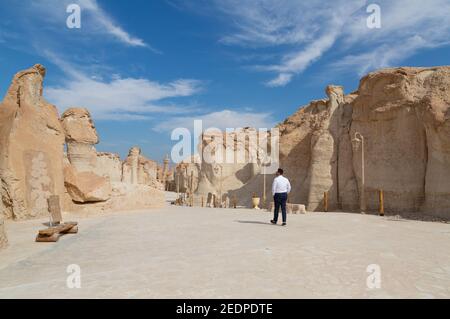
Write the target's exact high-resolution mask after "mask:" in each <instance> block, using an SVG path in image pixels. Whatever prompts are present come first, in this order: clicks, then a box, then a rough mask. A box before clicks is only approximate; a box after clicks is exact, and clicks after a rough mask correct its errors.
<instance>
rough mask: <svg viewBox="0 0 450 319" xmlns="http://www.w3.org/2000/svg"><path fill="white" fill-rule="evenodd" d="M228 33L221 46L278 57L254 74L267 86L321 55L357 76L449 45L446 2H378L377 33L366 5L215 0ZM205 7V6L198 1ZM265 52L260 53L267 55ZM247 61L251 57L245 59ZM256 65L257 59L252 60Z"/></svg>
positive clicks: (362, 0)
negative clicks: (263, 76)
mask: <svg viewBox="0 0 450 319" xmlns="http://www.w3.org/2000/svg"><path fill="white" fill-rule="evenodd" d="M212 3H213V4H214V5H213V6H214V7H215V8H216V10H218V11H219V12H220V13H221V14H222V15H225V16H226V20H225V19H224V20H225V21H228V22H227V23H228V24H229V26H230V28H231V31H230V32H228V34H226V35H224V36H223V37H222V38H221V39H220V42H221V43H223V44H225V45H229V46H239V47H241V48H240V50H239V52H242V49H244V50H247V51H251V50H254V51H255V50H256V51H263V50H261V49H262V48H265V49H267V50H270V52H272V53H273V52H277V53H278V58H277V59H273V61H272V63H270V62H265V63H266V64H264V65H261V64H259V65H256V66H254V67H253V69H256V70H259V71H264V72H270V73H275V74H276V75H275V77H274V78H273V79H272V80H269V81H268V82H267V83H266V84H267V85H268V86H270V87H277V86H284V85H287V84H288V83H289V82H290V81H291V80H292V79H293V78H294V77H295V76H296V75H298V74H300V73H302V72H304V71H305V70H306V69H307V68H308V67H310V66H311V65H312V64H313V63H316V62H318V61H321V59H323V58H324V55H325V54H328V53H330V55H329V56H327V58H330V57H332V59H333V60H334V62H333V63H330V62H329V61H327V63H326V65H327V66H328V65H330V64H332V65H333V66H334V67H335V69H338V68H343V67H345V66H348V67H352V68H354V69H356V70H357V71H358V72H361V71H363V72H366V71H368V70H373V69H376V68H380V67H386V66H393V65H395V64H397V63H401V62H402V61H403V60H405V59H406V58H408V57H410V56H412V55H414V54H415V53H417V52H418V51H419V50H422V49H427V48H434V47H439V46H442V45H448V44H449V42H450V19H449V12H450V1H448V0H428V1H423V0H396V1H392V0H379V1H376V2H374V3H377V4H378V5H380V7H381V20H382V27H381V29H369V28H368V27H367V23H366V21H367V17H368V16H369V13H367V12H366V8H367V6H368V5H369V4H371V3H373V2H372V1H366V0H353V1H348V0H335V1H323V0H309V1H298V0H249V1H240V0H214V1H213V2H212ZM201 5H202V6H204V5H205V2H201ZM267 50H266V51H264V53H267ZM249 56H251V55H249ZM255 60H257V59H255Z"/></svg>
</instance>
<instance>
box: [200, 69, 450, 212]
mask: <svg viewBox="0 0 450 319" xmlns="http://www.w3.org/2000/svg"><path fill="white" fill-rule="evenodd" d="M326 94H327V96H328V98H327V99H323V100H318V101H312V102H311V103H310V104H309V105H307V106H305V107H302V108H300V109H299V110H298V111H297V112H296V113H295V114H293V115H292V116H290V117H289V118H288V119H286V120H285V121H284V122H283V123H281V124H280V125H278V128H279V130H280V135H281V136H280V162H281V164H280V166H281V167H283V168H284V170H285V175H286V176H287V177H288V178H289V179H290V180H291V184H292V192H291V194H290V196H289V199H290V201H291V202H295V203H304V204H306V205H307V207H308V210H311V211H320V210H323V209H324V206H323V198H324V193H325V192H326V193H327V194H328V209H330V210H336V209H339V210H340V209H342V210H345V211H353V210H358V209H359V208H360V206H361V199H362V198H363V197H365V199H366V206H367V210H369V211H375V210H377V209H378V208H379V202H378V191H379V190H380V189H382V190H383V192H384V199H385V202H384V205H385V209H386V210H387V211H389V212H419V211H422V212H426V213H429V214H433V215H438V216H441V217H446V218H448V217H450V213H449V212H450V182H449V181H450V67H435V68H396V69H385V70H380V71H376V72H373V73H370V74H368V75H367V76H365V77H364V78H363V79H362V80H361V82H360V86H359V89H358V91H357V92H354V93H352V94H349V95H344V90H343V88H342V87H339V86H328V87H327V88H326ZM357 132H358V133H360V134H361V135H362V136H363V138H364V141H363V142H364V143H361V142H359V145H358V143H354V142H355V141H356V139H355V134H356V133H357ZM362 144H364V155H365V161H364V164H365V187H364V189H365V192H364V196H362V193H361V189H362V146H363V145H362ZM225 165H227V164H225ZM221 172H223V173H222V176H221ZM238 172H239V173H238ZM242 173H244V174H242ZM238 175H240V176H241V177H244V176H245V177H244V178H236V177H237V176H238ZM198 176H199V186H198V188H197V194H199V195H200V194H205V193H212V194H217V193H219V185H223V186H222V191H223V192H228V194H229V195H231V196H235V195H236V196H237V199H238V201H240V204H244V205H246V206H248V202H249V201H250V197H251V195H252V193H257V194H260V191H259V190H261V189H262V186H261V185H262V184H263V178H262V177H261V175H259V169H258V167H253V168H249V167H240V166H236V165H232V166H230V167H225V166H223V167H222V165H219V164H214V163H212V164H204V163H202V164H201V165H200V164H198ZM271 182H272V178H267V185H268V187H267V188H268V189H267V194H266V195H267V197H268V198H270V196H271V194H270V183H271ZM245 199H247V202H245V201H244V200H245Z"/></svg>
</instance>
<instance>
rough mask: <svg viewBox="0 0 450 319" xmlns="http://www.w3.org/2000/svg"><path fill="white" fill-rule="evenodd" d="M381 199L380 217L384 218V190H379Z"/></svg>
mask: <svg viewBox="0 0 450 319" xmlns="http://www.w3.org/2000/svg"><path fill="white" fill-rule="evenodd" d="M378 194H379V199H380V216H384V192H383V190H382V189H380V190H379V192H378Z"/></svg>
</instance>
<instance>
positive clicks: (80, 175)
mask: <svg viewBox="0 0 450 319" xmlns="http://www.w3.org/2000/svg"><path fill="white" fill-rule="evenodd" d="M61 123H62V126H63V128H64V131H65V134H66V142H67V158H68V160H69V163H70V164H68V165H65V167H64V178H65V179H64V184H65V186H66V189H67V192H68V193H69V195H70V196H71V198H72V200H73V201H74V202H76V203H93V202H102V201H106V200H108V199H109V198H110V195H111V191H112V189H111V183H110V177H109V176H101V175H99V174H97V172H96V169H97V168H98V167H99V164H98V163H97V160H98V156H97V151H96V149H95V147H94V144H97V143H98V136H97V131H96V130H95V126H94V123H93V121H92V119H91V115H90V113H89V111H88V110H86V109H84V108H71V109H68V110H67V111H65V112H64V113H63V115H62V117H61Z"/></svg>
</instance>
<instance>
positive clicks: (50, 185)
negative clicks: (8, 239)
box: [0, 64, 65, 219]
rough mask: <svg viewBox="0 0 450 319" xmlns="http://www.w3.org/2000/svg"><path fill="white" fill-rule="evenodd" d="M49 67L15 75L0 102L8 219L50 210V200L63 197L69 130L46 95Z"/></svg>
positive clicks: (0, 189)
mask: <svg viewBox="0 0 450 319" xmlns="http://www.w3.org/2000/svg"><path fill="white" fill-rule="evenodd" d="M44 77H45V68H44V67H43V66H42V65H39V64H37V65H35V66H33V67H32V68H30V69H28V70H25V71H22V72H19V73H17V74H16V75H15V76H14V79H13V81H12V84H11V86H10V88H9V89H8V92H7V94H6V96H5V98H4V100H3V102H2V103H1V105H0V183H1V185H0V196H1V200H2V202H3V204H4V208H5V214H6V216H7V217H8V218H14V219H26V218H33V217H40V216H46V215H47V214H48V212H47V209H48V206H47V198H48V196H50V195H60V196H61V197H62V196H63V195H64V192H65V190H64V177H63V154H64V149H63V145H64V131H63V129H62V127H61V124H60V122H59V117H58V112H57V110H56V108H55V106H53V105H51V104H49V103H47V102H46V101H45V99H44V98H43V97H42V92H43V80H44Z"/></svg>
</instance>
